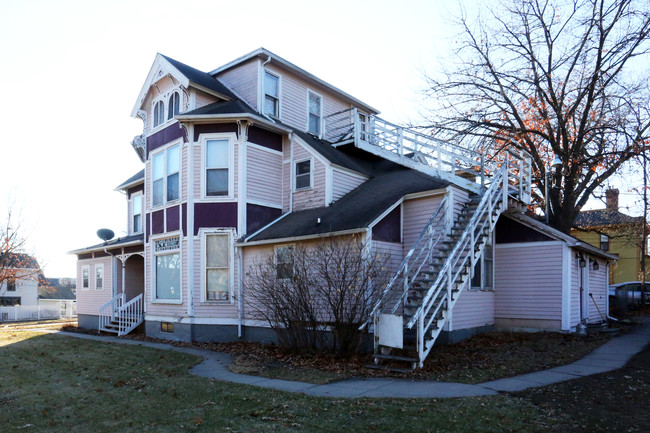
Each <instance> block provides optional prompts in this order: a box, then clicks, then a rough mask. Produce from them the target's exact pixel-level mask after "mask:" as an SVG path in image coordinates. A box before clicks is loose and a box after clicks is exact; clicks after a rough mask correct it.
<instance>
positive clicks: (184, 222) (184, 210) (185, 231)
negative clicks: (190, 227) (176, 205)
mask: <svg viewBox="0 0 650 433" xmlns="http://www.w3.org/2000/svg"><path fill="white" fill-rule="evenodd" d="M181 215H182V217H183V218H182V221H183V236H187V203H183V205H182V207H181Z"/></svg>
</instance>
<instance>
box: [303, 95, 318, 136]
mask: <svg viewBox="0 0 650 433" xmlns="http://www.w3.org/2000/svg"><path fill="white" fill-rule="evenodd" d="M307 93H308V102H307V109H308V117H309V118H308V124H307V132H309V133H311V134H314V135H316V136H320V129H321V118H322V108H321V97H320V96H319V95H317V94H315V93H313V92H307Z"/></svg>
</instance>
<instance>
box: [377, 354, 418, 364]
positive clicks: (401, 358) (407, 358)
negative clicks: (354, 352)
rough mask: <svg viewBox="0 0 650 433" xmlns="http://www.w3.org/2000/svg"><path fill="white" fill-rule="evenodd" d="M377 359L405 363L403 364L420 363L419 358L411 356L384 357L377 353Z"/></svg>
mask: <svg viewBox="0 0 650 433" xmlns="http://www.w3.org/2000/svg"><path fill="white" fill-rule="evenodd" d="M373 357H374V358H375V359H382V360H391V361H403V362H418V359H417V358H414V357H411V356H399V355H384V354H381V353H375V354H374V355H373Z"/></svg>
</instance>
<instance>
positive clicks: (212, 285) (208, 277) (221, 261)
mask: <svg viewBox="0 0 650 433" xmlns="http://www.w3.org/2000/svg"><path fill="white" fill-rule="evenodd" d="M205 300H206V301H228V300H230V237H229V235H228V233H218V234H208V235H206V237H205Z"/></svg>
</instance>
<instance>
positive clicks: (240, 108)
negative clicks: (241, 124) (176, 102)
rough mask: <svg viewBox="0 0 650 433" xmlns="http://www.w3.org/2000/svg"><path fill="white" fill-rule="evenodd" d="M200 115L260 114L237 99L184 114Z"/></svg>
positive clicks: (184, 114) (205, 106)
mask: <svg viewBox="0 0 650 433" xmlns="http://www.w3.org/2000/svg"><path fill="white" fill-rule="evenodd" d="M200 114H206V115H207V114H212V115H217V114H259V113H258V112H257V111H255V110H253V108H251V107H250V106H249V105H248V104H246V103H245V102H244V101H242V100H240V99H235V100H232V101H218V102H213V103H212V104H208V105H204V106H203V107H200V108H197V109H195V110H192V111H188V112H187V113H183V116H195V115H200Z"/></svg>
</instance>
